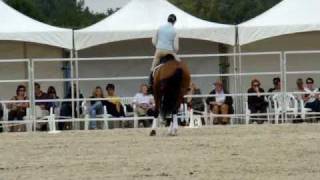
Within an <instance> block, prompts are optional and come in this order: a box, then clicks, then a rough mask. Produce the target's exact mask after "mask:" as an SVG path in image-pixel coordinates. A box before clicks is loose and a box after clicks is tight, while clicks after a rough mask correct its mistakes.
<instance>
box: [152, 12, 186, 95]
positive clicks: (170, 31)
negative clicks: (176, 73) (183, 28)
mask: <svg viewBox="0 0 320 180" xmlns="http://www.w3.org/2000/svg"><path fill="white" fill-rule="evenodd" d="M176 21H177V17H176V16H175V15H174V14H170V15H169V17H168V22H167V23H166V24H164V25H162V26H160V27H159V29H158V30H157V32H156V33H155V35H154V36H153V38H152V44H153V45H154V46H155V48H156V51H155V54H154V59H153V62H152V65H151V68H150V71H151V73H150V79H149V88H150V89H149V91H150V92H152V88H151V87H152V85H153V76H152V75H153V71H154V69H155V67H157V66H158V65H159V63H160V59H161V58H163V57H165V56H166V55H168V54H171V55H173V56H174V59H175V60H177V61H180V59H179V58H178V56H177V54H176V53H177V52H178V50H179V37H178V35H177V33H176V30H175V29H174V24H175V23H176Z"/></svg>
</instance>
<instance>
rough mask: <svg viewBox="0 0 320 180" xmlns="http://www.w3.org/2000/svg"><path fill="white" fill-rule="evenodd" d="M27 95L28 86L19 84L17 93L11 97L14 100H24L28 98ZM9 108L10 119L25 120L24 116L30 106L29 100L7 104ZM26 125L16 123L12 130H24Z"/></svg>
mask: <svg viewBox="0 0 320 180" xmlns="http://www.w3.org/2000/svg"><path fill="white" fill-rule="evenodd" d="M27 99H28V98H27V96H26V87H25V86H24V85H19V86H18V87H17V90H16V95H15V96H13V97H12V98H11V100H14V101H23V100H27ZM7 106H8V107H7V108H8V109H9V117H8V120H9V121H14V120H23V117H24V116H26V114H27V108H28V107H29V103H28V102H15V103H9V104H8V105H7ZM24 130H25V125H15V126H12V128H11V130H10V131H13V132H16V131H24Z"/></svg>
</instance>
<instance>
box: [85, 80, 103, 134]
mask: <svg viewBox="0 0 320 180" xmlns="http://www.w3.org/2000/svg"><path fill="white" fill-rule="evenodd" d="M90 98H91V99H95V98H104V95H103V90H102V88H101V87H100V86H97V87H96V88H95V90H94V91H93V93H92V96H91V97H90ZM90 104H91V106H90V108H89V113H90V118H92V119H95V118H97V114H98V115H99V114H103V101H102V100H96V101H91V102H90ZM90 129H97V122H96V121H90Z"/></svg>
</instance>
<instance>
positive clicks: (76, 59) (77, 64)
mask: <svg viewBox="0 0 320 180" xmlns="http://www.w3.org/2000/svg"><path fill="white" fill-rule="evenodd" d="M75 73H76V74H75V78H76V98H77V99H80V88H79V62H78V51H75ZM76 111H77V118H79V117H80V101H78V100H77V109H76ZM75 128H76V129H77V130H80V122H76V127H75Z"/></svg>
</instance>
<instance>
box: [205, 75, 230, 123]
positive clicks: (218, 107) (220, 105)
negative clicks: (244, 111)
mask: <svg viewBox="0 0 320 180" xmlns="http://www.w3.org/2000/svg"><path fill="white" fill-rule="evenodd" d="M214 85H215V89H214V90H212V91H211V92H210V94H211V95H217V96H215V97H209V98H207V100H206V102H207V104H208V105H210V111H211V112H213V114H232V113H233V107H232V104H233V99H232V97H230V96H226V94H229V92H228V91H226V90H224V88H223V84H222V82H221V81H219V80H218V81H216V82H215V83H214ZM213 123H214V124H224V125H225V124H228V123H230V118H229V117H223V118H215V119H214V122H213Z"/></svg>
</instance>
